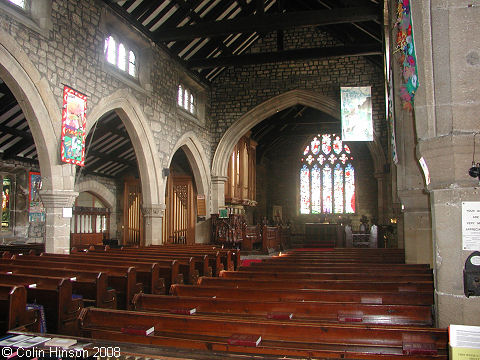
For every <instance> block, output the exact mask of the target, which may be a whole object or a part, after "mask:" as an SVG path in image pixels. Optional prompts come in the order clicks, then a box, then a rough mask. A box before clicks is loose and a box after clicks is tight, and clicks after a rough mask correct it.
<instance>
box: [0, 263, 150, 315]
mask: <svg viewBox="0 0 480 360" xmlns="http://www.w3.org/2000/svg"><path fill="white" fill-rule="evenodd" d="M2 263H3V264H18V265H26V266H35V267H53V268H61V269H70V270H79V269H82V270H89V271H99V272H105V273H106V274H107V276H108V286H109V287H111V288H113V289H115V291H116V293H117V306H118V307H119V308H122V309H123V308H131V306H132V300H133V296H134V295H135V294H136V293H138V292H140V291H141V287H139V286H138V285H137V273H136V270H135V267H133V266H117V265H101V264H90V263H82V262H76V261H72V260H68V259H63V260H62V259H54V258H48V257H45V256H25V257H21V258H20V259H0V264H2Z"/></svg>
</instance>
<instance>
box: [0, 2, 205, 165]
mask: <svg viewBox="0 0 480 360" xmlns="http://www.w3.org/2000/svg"><path fill="white" fill-rule="evenodd" d="M51 3H52V4H51V5H52V11H51V23H52V26H51V29H50V30H48V31H46V32H44V33H40V32H37V31H35V29H32V28H30V27H28V26H25V25H24V24H23V23H22V22H20V21H17V19H15V18H12V16H10V15H9V14H7V13H5V12H2V11H0V31H4V32H6V33H7V34H9V35H10V36H12V37H13V38H15V40H16V41H17V42H18V44H19V46H21V47H22V49H23V50H24V51H25V53H26V55H27V56H28V57H29V59H30V60H31V61H32V62H33V64H34V65H35V67H36V68H37V70H38V71H39V73H40V74H41V76H42V77H44V78H45V79H46V80H47V81H48V84H49V86H50V89H51V91H52V92H53V94H54V95H55V97H56V99H57V102H58V108H59V109H60V108H61V104H62V91H63V84H68V85H69V86H72V87H73V88H75V89H76V90H78V91H80V92H83V93H85V94H86V95H88V108H87V122H88V114H89V110H91V109H92V108H94V107H95V105H96V104H97V103H98V102H99V101H100V100H101V99H102V98H105V97H107V96H108V95H110V94H112V93H113V92H115V91H116V90H118V89H121V88H125V89H128V91H129V92H130V93H131V94H133V95H134V96H135V98H136V99H137V100H138V102H139V103H140V104H141V106H142V110H143V112H144V114H145V115H146V117H147V118H148V120H149V124H150V127H151V130H152V132H153V135H154V138H155V142H156V145H157V147H158V151H159V156H160V160H161V163H162V165H166V164H167V162H168V160H169V157H170V156H171V151H172V149H173V147H174V145H175V143H176V142H177V140H178V139H179V138H180V136H181V135H182V134H184V133H185V132H187V131H193V132H194V133H195V134H196V136H198V138H199V139H200V141H201V142H202V145H203V146H204V149H205V151H206V154H207V157H210V143H209V135H208V131H207V128H206V126H207V125H206V124H205V123H201V122H198V121H195V120H194V119H192V118H191V117H188V116H184V114H182V112H180V111H178V109H177V106H176V95H177V86H178V83H179V79H180V78H184V77H186V76H188V75H187V74H186V73H185V70H184V69H182V67H181V66H180V65H179V64H178V63H177V62H176V61H175V60H173V59H172V58H170V57H169V55H167V53H166V52H165V51H163V50H162V49H160V48H159V47H158V46H155V45H153V44H152V43H151V42H150V41H148V40H147V39H145V38H142V36H141V35H139V34H138V33H137V32H136V31H135V30H130V33H125V31H123V34H117V35H118V36H122V35H123V36H125V42H127V43H128V41H131V40H130V39H135V40H134V41H133V42H136V44H135V45H138V44H141V45H142V46H148V49H145V48H142V49H141V51H139V53H140V56H139V57H141V56H142V55H144V54H145V57H148V58H149V59H151V60H148V59H147V60H146V62H145V59H143V61H142V59H141V58H140V59H139V61H140V65H143V66H148V67H149V69H150V78H149V79H148V80H146V81H143V83H141V82H139V81H132V80H130V79H128V77H126V76H123V75H122V74H120V72H115V71H113V70H112V69H110V66H108V65H107V64H106V63H105V61H104V56H103V48H104V41H105V38H106V37H107V36H108V35H110V32H109V31H108V30H107V27H106V26H105V23H106V22H107V20H106V19H107V18H108V19H110V18H111V17H112V16H111V15H106V12H107V11H108V10H106V9H107V8H106V6H105V5H102V4H101V2H99V1H95V0H85V1H74V0H53V1H52V2H51ZM118 22H119V23H121V20H118ZM118 28H119V29H120V28H121V27H120V26H119V27H118ZM138 38H140V40H138ZM131 42H132V41H131ZM147 54H148V56H147ZM137 56H138V55H137ZM0 65H1V64H0ZM140 71H141V69H140ZM207 102H208V101H207ZM207 118H208V116H207Z"/></svg>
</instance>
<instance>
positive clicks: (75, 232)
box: [70, 206, 110, 247]
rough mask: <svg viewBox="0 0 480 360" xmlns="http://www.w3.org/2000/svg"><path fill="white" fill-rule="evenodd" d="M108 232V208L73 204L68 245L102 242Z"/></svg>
mask: <svg viewBox="0 0 480 360" xmlns="http://www.w3.org/2000/svg"><path fill="white" fill-rule="evenodd" d="M109 233H110V209H108V208H96V207H85V206H74V207H73V216H72V219H71V222H70V246H72V247H73V246H78V245H90V244H98V243H102V242H103V240H104V239H106V238H107V237H108V234H109Z"/></svg>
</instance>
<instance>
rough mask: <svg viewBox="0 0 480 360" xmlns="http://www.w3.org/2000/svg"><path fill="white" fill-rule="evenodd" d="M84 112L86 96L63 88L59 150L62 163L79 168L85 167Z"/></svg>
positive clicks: (85, 110) (68, 88) (85, 109)
mask: <svg viewBox="0 0 480 360" xmlns="http://www.w3.org/2000/svg"><path fill="white" fill-rule="evenodd" d="M86 112H87V96H86V95H84V94H82V93H79V92H78V91H76V90H74V89H72V88H70V87H68V86H64V88H63V109H62V144H61V150H60V152H61V158H62V161H63V162H66V163H70V164H75V165H79V166H84V165H85V127H86V124H87V118H86Z"/></svg>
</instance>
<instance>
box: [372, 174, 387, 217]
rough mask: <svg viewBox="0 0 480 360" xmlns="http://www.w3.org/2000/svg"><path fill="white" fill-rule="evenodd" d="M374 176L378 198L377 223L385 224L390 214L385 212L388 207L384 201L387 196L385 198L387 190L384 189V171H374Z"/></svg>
mask: <svg viewBox="0 0 480 360" xmlns="http://www.w3.org/2000/svg"><path fill="white" fill-rule="evenodd" d="M374 176H375V179H377V198H378V204H377V206H378V215H377V217H378V219H377V225H378V224H386V223H387V221H388V219H389V217H390V216H389V215H390V214H389V213H388V212H387V210H388V207H387V206H386V201H387V200H388V198H387V191H386V189H385V184H386V181H385V180H386V177H385V173H383V172H382V173H381V172H376V173H375V174H374Z"/></svg>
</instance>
